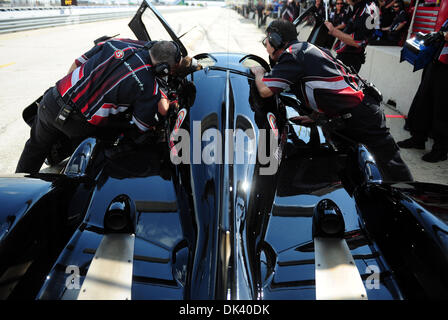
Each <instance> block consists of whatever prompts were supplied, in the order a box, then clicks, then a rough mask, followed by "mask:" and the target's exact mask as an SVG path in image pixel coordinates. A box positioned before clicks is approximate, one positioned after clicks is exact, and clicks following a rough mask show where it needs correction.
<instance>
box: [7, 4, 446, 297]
mask: <svg viewBox="0 0 448 320" xmlns="http://www.w3.org/2000/svg"><path fill="white" fill-rule="evenodd" d="M146 14H151V15H153V17H155V18H157V19H158V21H159V22H160V23H161V24H162V25H163V26H164V27H165V30H166V31H167V32H168V34H169V35H170V37H171V38H172V40H173V41H176V42H177V43H178V44H179V45H180V47H181V50H182V55H183V56H186V55H187V52H186V49H185V47H184V46H183V45H182V43H181V42H180V40H179V38H178V37H177V36H176V34H175V33H174V32H173V31H172V30H171V28H170V27H169V25H168V24H167V23H166V21H165V20H164V19H163V17H162V16H161V15H160V14H159V13H158V12H157V10H156V9H155V8H154V7H153V6H152V5H151V4H150V3H149V2H148V1H144V2H143V3H142V5H141V7H140V8H139V10H138V12H137V14H136V15H135V17H134V18H133V19H132V21H131V23H130V27H131V28H132V30H133V31H134V33H135V35H136V38H137V39H140V40H146V41H149V40H150V37H149V35H148V32H147V31H146V28H145V26H144V24H143V22H142V16H145V15H146ZM305 14H307V12H305ZM300 21H305V20H304V19H303V18H302V19H301V20H300ZM306 21H309V20H306ZM320 28H322V25H321V26H317V25H316V26H314V29H313V31H312V32H311V35H310V39H311V38H313V39H315V41H314V42H315V43H317V44H319V41H320V40H319V39H320V38H321V36H316V34H317V33H319V32H320V31H319V30H320ZM318 40H319V41H318ZM322 41H326V40H325V39H324V40H322ZM194 58H195V59H196V60H197V61H198V62H199V64H201V65H202V67H203V68H202V69H201V70H198V71H194V72H191V73H189V74H186V75H183V76H182V77H180V76H178V77H177V78H175V79H174V78H173V79H167V82H168V83H169V85H170V88H172V90H173V93H174V95H176V96H177V97H178V99H179V103H180V107H179V110H172V112H171V114H170V115H169V116H168V117H167V119H166V122H165V126H164V128H161V130H160V131H159V132H160V134H159V135H157V136H153V137H148V139H146V140H145V141H143V142H142V143H135V141H129V140H128V139H126V137H124V138H123V137H121V136H120V137H114V138H106V137H91V138H88V139H86V140H85V141H83V142H82V143H81V144H80V145H79V146H75V149H74V150H73V148H72V147H68V148H66V149H67V150H69V151H68V152H69V153H70V156H69V159H68V161H67V162H66V163H65V165H64V166H63V168H62V170H61V172H60V173H39V174H34V175H18V174H17V175H14V176H7V177H2V178H0V199H1V203H2V206H1V208H0V297H1V298H2V299H44V300H45V299H100V300H101V299H210V300H215V299H219V300H224V299H226V300H227V299H229V300H233V299H244V300H263V299H288V300H291V299H370V300H375V299H381V300H384V299H447V298H448V225H447V223H448V186H444V185H435V184H429V183H418V182H409V183H385V182H383V181H382V178H381V175H380V173H379V171H378V169H377V167H376V164H375V159H374V158H373V157H372V156H371V155H370V153H369V151H368V150H367V149H366V148H365V147H364V146H362V145H356V144H353V143H351V142H350V141H347V140H345V139H344V137H341V136H338V135H335V134H334V127H335V126H337V125H338V124H337V123H332V121H322V122H321V123H318V125H314V126H302V125H298V124H294V123H292V122H291V121H289V119H290V118H291V117H293V116H294V115H297V113H299V114H306V113H307V109H306V108H305V107H304V106H303V105H302V104H301V102H300V101H299V100H297V98H296V97H295V96H293V95H291V94H288V93H284V94H281V95H278V96H275V97H273V98H270V99H261V98H260V97H259V96H258V94H257V91H256V88H255V87H254V79H253V75H252V74H251V72H250V70H249V66H252V65H256V64H260V65H263V66H264V67H265V69H269V65H268V64H267V63H266V62H265V61H263V59H261V58H259V57H257V56H253V55H243V54H238V53H234V54H230V53H203V54H199V55H197V56H195V57H194ZM34 112H35V111H34ZM32 116H33V111H32V110H30V109H28V113H27V115H26V118H27V119H28V120H29V119H30V117H32ZM62 145H64V143H62ZM62 149H63V148H62ZM64 152H67V151H64V150H61V148H59V149H57V148H56V157H53V160H54V159H57V158H58V157H60V158H63V157H64V156H62V157H61V155H65V154H66V153H64ZM49 157H50V158H51V156H50V155H49Z"/></svg>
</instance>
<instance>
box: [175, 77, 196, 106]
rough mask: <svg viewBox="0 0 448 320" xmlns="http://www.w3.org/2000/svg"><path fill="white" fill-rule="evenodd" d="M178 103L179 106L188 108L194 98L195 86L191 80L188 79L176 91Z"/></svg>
mask: <svg viewBox="0 0 448 320" xmlns="http://www.w3.org/2000/svg"><path fill="white" fill-rule="evenodd" d="M178 97H179V99H178V100H179V105H180V106H181V107H185V108H190V107H191V106H192V105H193V104H194V100H195V99H196V86H195V85H194V83H193V82H191V81H188V82H187V83H185V84H183V85H182V87H181V88H180V90H179V92H178Z"/></svg>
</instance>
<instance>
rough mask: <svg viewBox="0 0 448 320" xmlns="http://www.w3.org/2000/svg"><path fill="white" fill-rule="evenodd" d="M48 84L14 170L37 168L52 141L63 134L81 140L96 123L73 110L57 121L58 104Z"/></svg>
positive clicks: (26, 171) (33, 170) (94, 130)
mask: <svg viewBox="0 0 448 320" xmlns="http://www.w3.org/2000/svg"><path fill="white" fill-rule="evenodd" d="M52 90H54V88H51V89H49V90H47V92H46V93H45V94H44V96H43V98H42V101H41V103H40V106H39V108H38V109H37V115H36V117H35V118H34V121H33V125H32V127H31V132H30V138H29V139H28V141H27V142H26V143H25V147H24V149H23V151H22V155H21V156H20V159H19V162H18V164H17V168H16V172H22V173H36V172H39V170H40V168H41V167H42V164H43V163H44V161H45V158H46V157H47V156H48V154H49V152H50V150H51V147H52V145H53V144H54V143H56V142H57V141H58V140H60V139H61V138H63V137H64V135H65V136H67V137H68V138H70V140H72V141H76V142H81V141H82V140H83V139H85V138H87V137H89V136H92V135H94V134H95V132H96V130H97V129H96V127H95V126H94V125H91V124H90V123H88V122H87V121H86V120H85V118H84V117H83V116H82V115H80V114H79V113H75V114H74V113H72V114H71V115H70V116H69V118H68V119H67V120H66V121H65V123H64V124H63V125H60V124H58V123H56V121H55V119H56V117H57V115H58V113H59V110H60V106H59V105H58V104H57V103H56V101H55V99H54V97H53V93H52Z"/></svg>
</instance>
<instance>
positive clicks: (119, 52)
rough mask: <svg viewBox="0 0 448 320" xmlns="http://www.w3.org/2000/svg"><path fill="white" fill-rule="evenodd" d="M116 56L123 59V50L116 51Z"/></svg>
mask: <svg viewBox="0 0 448 320" xmlns="http://www.w3.org/2000/svg"><path fill="white" fill-rule="evenodd" d="M114 57H115V58H117V59H122V58H123V57H124V52H123V50H116V51H115V52H114Z"/></svg>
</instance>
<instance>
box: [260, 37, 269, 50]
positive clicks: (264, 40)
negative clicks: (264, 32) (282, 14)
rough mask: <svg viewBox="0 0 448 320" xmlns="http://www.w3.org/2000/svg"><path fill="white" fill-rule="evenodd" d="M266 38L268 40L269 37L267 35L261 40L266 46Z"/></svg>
mask: <svg viewBox="0 0 448 320" xmlns="http://www.w3.org/2000/svg"><path fill="white" fill-rule="evenodd" d="M266 40H268V37H267V36H266V37H265V38H264V39H263V40H261V43H262V44H263V46H264V47H265V48H266Z"/></svg>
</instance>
